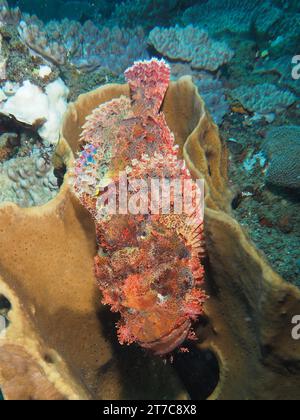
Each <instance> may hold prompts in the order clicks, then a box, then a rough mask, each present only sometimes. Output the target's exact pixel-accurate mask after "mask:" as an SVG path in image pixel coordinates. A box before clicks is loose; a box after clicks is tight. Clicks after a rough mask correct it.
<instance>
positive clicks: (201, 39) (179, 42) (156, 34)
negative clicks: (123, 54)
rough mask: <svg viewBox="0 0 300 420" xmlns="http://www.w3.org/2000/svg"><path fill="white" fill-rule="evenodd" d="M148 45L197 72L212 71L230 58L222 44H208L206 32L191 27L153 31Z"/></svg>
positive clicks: (228, 52)
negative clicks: (188, 64) (186, 63)
mask: <svg viewBox="0 0 300 420" xmlns="http://www.w3.org/2000/svg"><path fill="white" fill-rule="evenodd" d="M148 42H149V44H150V45H152V46H153V47H154V48H155V49H156V50H157V51H158V52H159V53H160V54H162V55H163V56H164V57H167V58H169V59H171V60H177V61H181V62H182V61H183V62H188V63H191V66H192V68H193V69H198V70H209V71H216V70H218V68H219V67H221V66H222V65H223V64H226V63H228V62H229V61H230V60H231V59H232V57H233V55H234V52H233V50H231V49H230V48H229V47H228V45H227V44H226V43H225V42H219V41H215V40H212V39H211V38H210V37H209V36H208V33H207V32H206V31H204V30H202V29H199V28H198V27H196V26H193V25H188V26H187V27H185V28H181V27H179V26H175V27H173V28H168V29H165V28H158V27H156V28H154V29H153V30H152V31H151V33H150V35H149V41H148Z"/></svg>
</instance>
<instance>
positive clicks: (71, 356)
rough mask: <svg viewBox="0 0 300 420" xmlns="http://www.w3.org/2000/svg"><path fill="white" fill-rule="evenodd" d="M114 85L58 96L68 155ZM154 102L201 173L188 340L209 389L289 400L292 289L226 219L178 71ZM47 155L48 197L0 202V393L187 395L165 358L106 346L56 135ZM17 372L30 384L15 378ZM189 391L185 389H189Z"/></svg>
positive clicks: (230, 395) (108, 331) (213, 162)
mask: <svg viewBox="0 0 300 420" xmlns="http://www.w3.org/2000/svg"><path fill="white" fill-rule="evenodd" d="M122 95H126V96H128V95H129V89H128V86H123V85H109V86H104V87H102V88H100V89H99V90H97V91H94V92H91V93H89V94H86V95H83V96H81V97H80V98H79V99H78V101H77V102H76V103H75V104H72V105H71V106H70V109H69V111H68V113H67V115H66V119H65V122H64V125H63V130H62V134H63V137H64V138H65V139H66V140H67V141H68V143H69V145H70V147H71V149H72V151H73V152H74V153H75V152H77V151H78V149H79V142H80V134H81V131H82V126H83V124H84V122H85V119H86V117H87V116H88V115H90V114H91V112H92V111H93V109H95V108H96V107H97V106H99V105H100V104H104V103H106V102H108V101H111V100H112V99H114V98H119V97H120V96H122ZM162 110H163V112H164V114H165V116H166V121H167V124H168V126H169V127H170V129H171V130H172V132H173V133H174V134H175V139H176V143H177V144H178V145H179V147H180V151H181V153H182V154H183V156H184V158H185V160H186V162H187V165H188V167H189V168H190V169H191V173H192V174H193V176H194V177H195V178H202V177H204V178H205V180H206V205H207V206H206V219H205V220H206V223H205V235H206V244H207V245H206V247H207V254H208V258H207V263H206V266H207V287H208V292H209V295H210V297H211V298H210V300H209V301H208V302H207V304H206V306H205V314H206V317H207V322H206V327H205V326H201V325H199V329H197V330H196V334H197V335H198V334H201V336H202V337H203V338H202V343H199V344H196V346H197V347H196V350H197V352H200V353H201V352H202V351H204V350H205V351H206V350H207V349H210V350H211V351H212V352H213V353H214V354H216V356H217V360H218V364H219V366H220V377H219V383H218V386H217V388H216V389H215V391H214V392H213V394H212V395H211V396H210V399H219V400H223V399H229V400H232V399H236V400H241V399H243V400H249V399H259V400H260V399H271V400H274V399H278V400H291V399H292V400H293V399H298V398H299V387H300V383H299V378H300V374H299V344H298V343H297V342H296V341H294V340H292V337H291V329H290V328H289V327H288V325H291V324H290V323H291V320H292V317H293V316H294V314H295V313H299V312H300V293H299V290H298V289H296V288H295V287H293V286H291V285H288V284H287V283H286V282H285V281H284V280H283V279H282V278H280V277H279V276H278V275H277V274H276V273H275V272H274V271H273V270H272V269H271V268H270V266H269V265H268V264H267V263H266V261H265V258H264V257H263V256H262V255H261V254H260V253H258V252H257V250H256V249H255V248H254V246H253V244H252V242H251V241H250V240H249V238H248V236H247V235H246V234H245V232H244V231H243V229H242V228H241V227H240V225H239V224H238V223H237V222H236V221H235V220H234V219H233V218H232V216H231V212H230V205H231V200H232V193H231V192H230V191H229V190H228V187H227V175H226V174H227V172H226V168H227V152H226V148H225V147H224V145H223V144H222V143H221V141H220V139H219V135H218V131H217V129H216V126H215V125H214V124H213V123H212V121H211V119H210V117H209V116H208V115H207V113H206V109H205V106H204V103H203V101H202V100H201V98H200V97H199V95H198V93H197V89H196V88H195V86H193V84H192V83H191V80H190V79H189V78H183V79H181V80H179V81H178V82H171V83H170V86H169V89H168V91H167V95H166V98H165V101H164V104H163V108H162ZM57 157H58V158H60V159H61V160H63V161H64V162H65V164H66V166H67V167H68V174H67V175H66V178H65V182H64V185H63V186H62V188H61V190H60V193H59V195H58V196H57V197H56V198H55V199H54V200H52V202H51V203H49V204H48V205H47V206H45V207H43V208H41V209H29V210H22V209H19V208H17V207H15V206H12V205H7V206H5V207H1V208H0V226H5V231H4V230H1V231H0V262H1V264H0V275H1V280H0V295H3V296H4V297H5V298H6V302H7V303H8V304H7V307H8V311H7V312H8V313H7V317H8V319H9V321H10V323H9V326H8V328H7V329H6V334H5V336H3V335H1V338H0V349H1V360H0V383H1V387H2V388H3V392H4V396H5V397H7V398H10V399H13V398H24V399H30V398H31V399H32V398H36V399H38V398H53V399H55V398H56V399H61V398H67V399H80V398H81V399H88V398H89V399H98V398H101V399H123V398H126V399H134V398H138V399H147V398H153V399H155V398H158V399H161V398H166V399H170V398H187V397H188V395H187V392H186V391H185V390H184V388H183V387H182V385H180V383H179V381H178V378H177V377H176V373H175V371H174V370H173V369H172V368H171V367H170V366H164V365H163V364H162V363H161V362H160V361H153V360H152V361H151V363H150V362H149V359H147V358H146V357H145V355H144V354H142V355H141V354H140V353H139V352H135V351H134V349H133V348H129V349H128V350H127V348H122V347H121V350H120V347H118V348H117V349H114V348H113V345H112V343H114V345H116V344H115V341H114V340H113V339H112V336H113V335H112V329H113V326H114V322H115V319H114V318H113V319H112V320H111V321H109V317H108V316H109V312H107V311H105V310H104V309H103V308H102V307H101V305H100V303H99V298H98V293H97V291H96V293H95V286H94V273H93V258H94V255H95V252H96V243H95V229H94V223H93V220H92V219H91V217H90V216H89V215H88V214H87V212H86V211H85V210H84V209H83V208H82V207H81V206H79V204H78V201H77V200H75V199H74V197H73V196H72V193H71V191H70V186H69V182H70V171H72V167H73V163H74V157H73V153H72V152H71V150H70V149H69V147H68V146H67V144H66V143H65V140H64V139H62V140H61V142H60V145H59V148H58V150H57ZM16 260H17V261H18V264H15V263H14V262H15V261H16ZM66 267H68V269H66ZM232 308H234V310H232ZM291 328H292V327H291ZM198 330H199V331H198ZM204 337H205V338H204ZM183 357H184V358H187V359H185V360H188V357H189V356H188V354H186V355H183ZM7 362H9V364H8V363H7ZM287 366H288V367H289V368H288V369H287V368H286V367H287ZM16 369H18V372H20V371H21V372H22V374H20V373H19V375H16ZM194 369H195V371H197V369H198V367H195V368H194ZM201 373H202V372H200V371H199V372H198V371H197V374H199V377H202V374H201ZM186 374H187V375H188V376H190V371H188V372H186ZM24 381H25V382H26V383H30V385H31V386H30V388H29V387H28V388H27V389H24V387H22V386H21V385H22V384H24ZM12 383H13V384H14V386H13V387H11V386H10V385H11V384H12ZM197 392H198V389H197V388H194V397H195V398H197V397H198V396H197Z"/></svg>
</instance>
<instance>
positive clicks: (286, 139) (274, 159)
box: [262, 126, 300, 189]
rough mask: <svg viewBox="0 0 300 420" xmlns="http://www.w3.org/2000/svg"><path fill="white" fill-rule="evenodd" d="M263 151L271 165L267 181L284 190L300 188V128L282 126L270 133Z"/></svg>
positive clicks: (271, 130)
mask: <svg viewBox="0 0 300 420" xmlns="http://www.w3.org/2000/svg"><path fill="white" fill-rule="evenodd" d="M262 150H263V151H264V152H265V153H266V154H267V155H268V157H269V160H270V164H269V167H268V170H267V181H268V182H270V183H271V184H274V185H277V186H279V187H284V188H296V189H299V188H300V161H299V156H300V127H299V126H282V127H275V128H272V129H270V130H269V131H268V135H267V138H266V140H265V141H264V142H263V144H262Z"/></svg>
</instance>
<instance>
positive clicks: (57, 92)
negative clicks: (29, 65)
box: [0, 79, 69, 144]
mask: <svg viewBox="0 0 300 420" xmlns="http://www.w3.org/2000/svg"><path fill="white" fill-rule="evenodd" d="M5 86H6V87H5ZM5 86H4V91H5V90H6V91H7V84H6V85H5ZM4 93H5V92H4ZM68 95H69V89H68V88H67V86H66V85H65V84H64V82H63V81H62V80H61V79H57V80H56V81H54V82H52V83H50V84H49V85H48V86H47V87H46V89H45V92H43V90H42V89H41V88H39V87H38V86H36V85H34V84H32V83H31V82H30V81H29V80H26V81H24V83H23V85H22V86H21V87H17V86H14V85H13V91H12V92H11V95H10V96H9V97H8V98H7V100H4V101H2V103H1V104H0V112H1V113H2V114H4V115H8V116H10V115H12V116H14V117H15V118H16V119H17V120H18V121H20V122H23V123H26V124H28V125H38V126H40V128H39V134H40V136H41V137H42V138H43V140H44V141H46V142H48V143H50V144H55V143H57V141H58V138H59V130H60V126H61V122H62V118H63V115H64V113H65V111H66V109H67V98H68Z"/></svg>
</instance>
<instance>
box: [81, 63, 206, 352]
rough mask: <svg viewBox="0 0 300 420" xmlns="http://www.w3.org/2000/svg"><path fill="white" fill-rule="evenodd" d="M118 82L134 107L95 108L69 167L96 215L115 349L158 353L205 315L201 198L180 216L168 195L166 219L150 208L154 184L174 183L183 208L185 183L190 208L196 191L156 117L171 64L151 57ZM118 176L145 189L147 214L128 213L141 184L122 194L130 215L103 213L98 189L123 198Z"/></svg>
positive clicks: (99, 265)
mask: <svg viewBox="0 0 300 420" xmlns="http://www.w3.org/2000/svg"><path fill="white" fill-rule="evenodd" d="M125 75H126V78H127V80H128V82H129V86H130V89H131V96H132V103H130V101H129V100H128V98H125V97H123V98H120V99H119V100H114V101H111V102H108V103H106V104H104V105H101V106H100V107H99V108H97V109H96V110H94V111H93V113H92V114H91V116H90V117H88V120H87V123H86V124H85V126H84V131H83V134H82V142H83V144H84V145H85V146H84V149H83V151H82V152H81V153H80V155H79V158H78V160H77V162H76V169H75V174H76V175H75V191H76V193H77V194H78V197H79V198H80V200H81V202H82V203H83V205H84V206H85V207H86V208H87V209H88V210H89V211H90V212H91V214H92V215H93V216H94V217H95V221H96V225H97V235H98V243H99V246H100V249H99V252H98V256H97V257H96V260H95V270H96V276H97V280H98V283H99V286H100V290H101V291H102V294H103V296H104V298H103V303H104V304H106V305H110V306H111V310H112V311H113V312H120V314H121V317H122V319H121V321H120V322H119V325H118V337H119V341H120V343H121V344H124V343H127V344H131V343H133V342H138V343H139V344H140V345H141V346H142V347H145V348H149V349H151V350H153V352H154V353H155V354H160V355H163V354H167V353H169V352H171V351H172V350H174V348H176V347H178V346H180V345H181V344H182V343H183V342H184V341H185V339H186V338H187V336H188V335H189V334H191V331H190V328H191V321H192V320H196V319H197V317H198V316H199V315H201V314H202V313H203V303H204V302H205V300H206V295H205V293H204V291H203V290H201V284H202V281H203V267H202V266H201V264H200V257H201V250H202V219H201V214H200V200H199V203H198V206H199V208H196V209H195V208H193V209H192V208H190V209H189V210H188V209H185V210H183V214H182V215H181V214H178V213H177V212H178V210H176V207H175V206H176V199H175V198H174V197H173V199H171V204H169V206H170V214H167V213H166V212H165V211H164V212H163V204H162V203H161V201H159V208H158V211H155V210H153V202H152V201H151V182H153V179H156V180H159V181H160V182H166V180H168V182H180V183H181V185H182V186H181V194H182V197H181V202H182V204H183V201H184V196H183V190H182V188H183V183H184V182H186V185H187V182H190V185H189V194H190V197H189V199H190V200H191V202H194V201H195V200H196V194H197V186H196V184H195V183H193V181H192V179H191V178H190V175H189V173H188V171H187V170H186V169H185V165H184V162H183V161H180V160H177V158H176V154H177V149H176V148H175V144H174V136H173V135H172V134H171V132H170V131H169V129H168V127H167V125H166V123H165V119H164V115H163V114H161V113H159V109H160V108H161V105H162V102H163V99H164V96H165V93H166V90H167V88H168V84H169V77H170V69H169V67H168V66H167V65H166V64H165V62H164V61H157V60H155V59H154V60H152V61H148V62H146V61H145V62H137V63H136V64H135V65H134V66H133V67H132V68H130V69H128V70H127V71H126V73H125ZM124 170H126V173H127V174H128V176H127V178H128V182H129V184H130V185H131V183H132V185H134V183H135V182H136V181H137V180H143V181H144V182H146V184H147V188H148V187H149V192H148V193H147V194H146V196H145V194H144V197H143V198H141V200H143V202H144V204H143V206H144V208H145V206H146V213H145V212H144V211H143V210H142V207H140V210H139V213H138V214H137V215H134V214H136V213H131V211H130V210H129V203H130V201H132V199H133V197H134V195H135V194H136V193H137V191H138V190H139V187H133V188H134V192H133V193H131V194H130V193H128V197H127V198H128V200H127V203H126V204H127V205H126V207H127V209H128V210H127V213H126V212H125V213H124V210H122V212H120V213H119V211H117V212H116V214H115V213H109V209H108V207H109V204H108V203H105V198H104V197H105V192H104V188H103V189H101V187H100V185H101V186H102V187H104V186H106V182H107V183H108V189H109V188H110V185H109V184H112V183H113V185H118V191H119V192H118V194H119V195H120V194H121V193H120V188H121V182H122V181H120V180H119V179H118V178H119V174H120V171H124ZM108 177H110V178H111V180H109V181H108ZM99 189H100V191H101V190H102V193H100V192H99ZM126 189H127V188H126ZM97 191H98V193H97ZM187 191H188V188H187V187H186V190H185V194H187ZM199 193H200V191H199ZM173 194H175V193H173ZM176 194H178V193H176ZM96 197H97V198H96ZM177 199H178V197H177ZM119 200H121V198H120V197H119ZM148 201H149V204H148ZM157 204H158V203H157ZM125 214H126V215H125ZM103 249H105V254H103Z"/></svg>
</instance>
